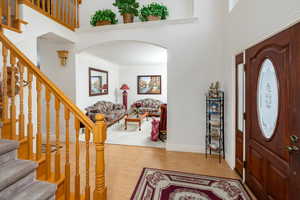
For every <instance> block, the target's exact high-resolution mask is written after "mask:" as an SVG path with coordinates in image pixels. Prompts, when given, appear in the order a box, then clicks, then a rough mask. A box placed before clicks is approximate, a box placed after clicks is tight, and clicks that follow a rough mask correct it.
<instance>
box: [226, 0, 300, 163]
mask: <svg viewBox="0 0 300 200" xmlns="http://www.w3.org/2000/svg"><path fill="white" fill-rule="evenodd" d="M299 8H300V1H299V0H289V1H279V0H276V1H274V0H264V1H261V0H251V1H247V0H240V1H239V2H238V3H237V5H236V6H235V8H234V9H233V10H232V11H231V13H229V14H227V15H226V21H225V23H226V29H225V30H226V31H225V38H224V41H225V42H226V44H225V47H226V48H225V50H224V64H223V65H222V66H223V76H224V77H225V78H226V79H225V82H224V86H225V92H226V106H225V108H226V123H225V124H226V138H225V141H226V147H227V150H226V152H227V153H226V155H228V157H227V160H228V162H229V164H230V166H232V167H233V166H234V162H235V129H234V127H235V120H234V119H235V116H234V115H235V94H234V91H235V74H234V73H235V72H234V66H235V65H234V57H235V55H237V54H238V53H240V52H242V51H243V50H245V49H247V48H249V47H251V46H253V45H255V44H256V43H259V42H260V41H263V40H264V39H267V38H268V37H270V36H271V35H273V34H275V33H278V32H280V31H281V30H284V29H285V28H287V27H288V26H290V25H292V24H294V23H295V22H298V21H300V9H299Z"/></svg>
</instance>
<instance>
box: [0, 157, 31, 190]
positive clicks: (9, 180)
mask: <svg viewBox="0 0 300 200" xmlns="http://www.w3.org/2000/svg"><path fill="white" fill-rule="evenodd" d="M36 167H37V164H36V163H34V162H32V161H27V160H12V161H9V162H7V163H5V164H3V165H0V191H1V190H2V189H4V188H6V187H8V186H10V185H11V184H14V183H15V182H17V181H18V180H19V179H21V178H23V177H25V176H27V175H28V174H30V173H31V172H33V171H34V170H35V169H36Z"/></svg>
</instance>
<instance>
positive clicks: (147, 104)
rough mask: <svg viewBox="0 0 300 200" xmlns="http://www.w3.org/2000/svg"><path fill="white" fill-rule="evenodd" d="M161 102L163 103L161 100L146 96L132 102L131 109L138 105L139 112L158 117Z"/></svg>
mask: <svg viewBox="0 0 300 200" xmlns="http://www.w3.org/2000/svg"><path fill="white" fill-rule="evenodd" d="M161 104H163V102H161V101H160V100H156V99H151V98H147V99H141V100H138V101H136V102H134V103H133V104H132V106H131V109H137V107H139V108H138V109H139V112H140V113H145V112H148V114H149V116H155V117H159V116H160V106H161Z"/></svg>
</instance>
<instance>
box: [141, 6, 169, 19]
mask: <svg viewBox="0 0 300 200" xmlns="http://www.w3.org/2000/svg"><path fill="white" fill-rule="evenodd" d="M167 16H169V11H168V8H167V7H166V6H164V5H162V4H159V3H151V4H149V5H147V6H143V8H142V9H141V11H140V19H141V21H156V20H161V19H162V20H164V19H167Z"/></svg>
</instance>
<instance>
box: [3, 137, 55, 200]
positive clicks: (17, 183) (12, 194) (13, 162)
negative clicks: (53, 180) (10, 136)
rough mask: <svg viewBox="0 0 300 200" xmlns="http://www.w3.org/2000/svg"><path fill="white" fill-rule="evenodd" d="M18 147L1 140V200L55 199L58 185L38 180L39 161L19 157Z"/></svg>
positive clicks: (12, 142)
mask: <svg viewBox="0 0 300 200" xmlns="http://www.w3.org/2000/svg"><path fill="white" fill-rule="evenodd" d="M18 147H19V143H18V142H17V141H11V140H0V200H54V199H55V192H56V185H55V184H50V183H46V182H41V181H37V180H36V179H35V177H36V168H37V167H38V165H37V163H35V162H32V161H27V160H19V159H17V149H18Z"/></svg>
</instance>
